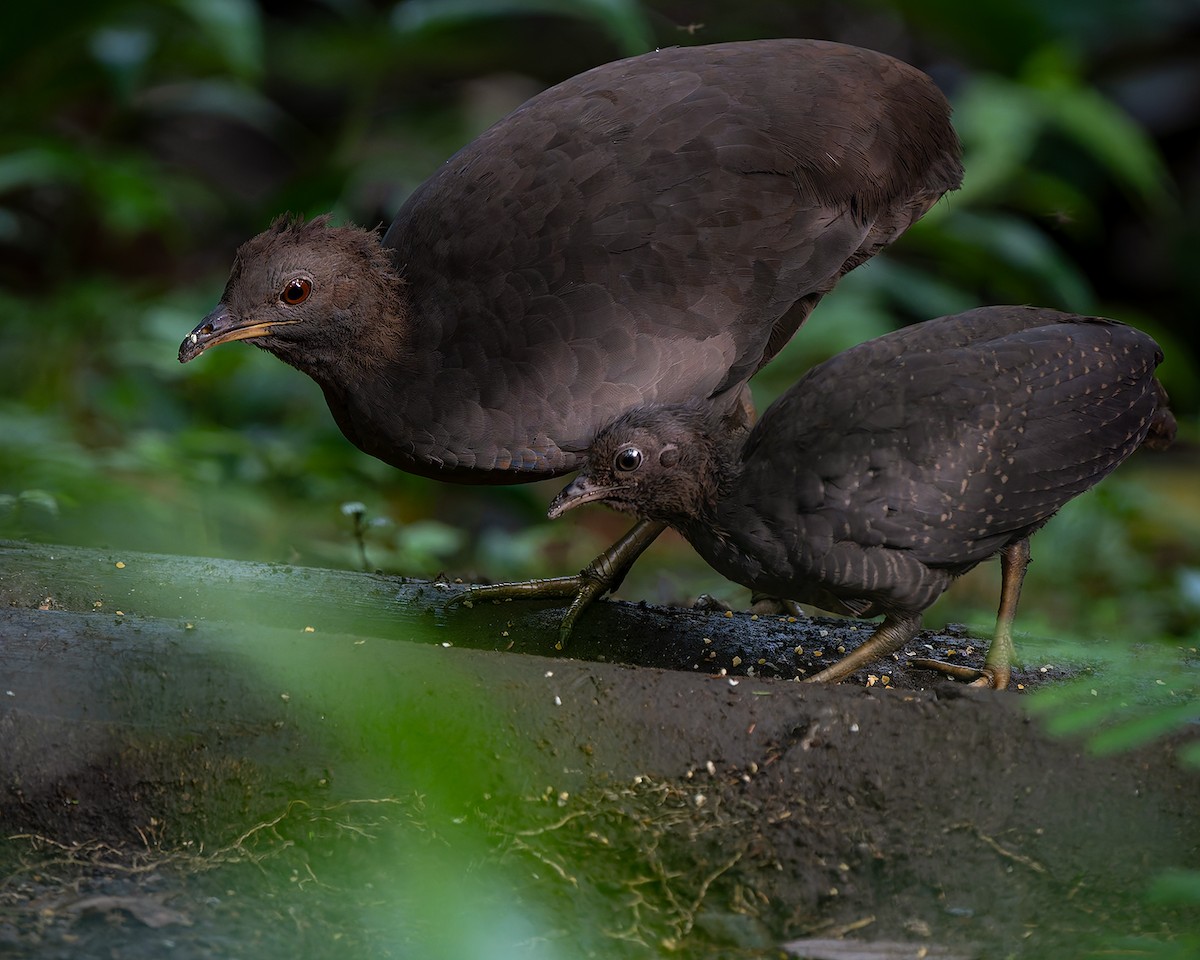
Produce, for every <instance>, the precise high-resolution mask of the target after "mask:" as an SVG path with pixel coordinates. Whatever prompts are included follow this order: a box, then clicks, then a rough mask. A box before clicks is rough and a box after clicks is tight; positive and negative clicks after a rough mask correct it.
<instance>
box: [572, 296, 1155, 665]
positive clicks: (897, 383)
mask: <svg viewBox="0 0 1200 960" xmlns="http://www.w3.org/2000/svg"><path fill="white" fill-rule="evenodd" d="M1161 360H1162V352H1161V350H1160V349H1159V347H1158V344H1157V343H1155V342H1154V340H1152V339H1151V338H1150V337H1149V336H1147V335H1146V334H1144V333H1141V332H1139V331H1138V330H1135V329H1133V328H1132V327H1128V326H1126V325H1124V324H1122V323H1118V322H1116V321H1114V320H1105V319H1102V318H1098V317H1080V316H1074V315H1072V314H1066V313H1059V312H1058V311H1054V310H1046V309H1040V308H1036V307H1017V306H1001V307H983V308H980V309H977V310H971V311H968V312H966V313H961V314H957V315H954V316H950V317H941V318H939V319H937V320H930V321H927V322H925V323H920V324H916V325H914V326H911V327H907V328H905V329H903V330H899V331H897V332H895V333H892V334H889V335H887V336H883V337H879V338H878V339H875V340H871V341H869V342H867V343H864V344H860V345H859V346H857V347H853V348H852V349H850V350H847V351H845V352H844V353H841V354H839V355H838V356H836V357H834V358H832V359H831V360H828V361H826V362H825V363H822V364H820V365H819V366H817V367H814V368H813V369H812V370H810V371H808V373H807V374H805V376H803V377H802V378H801V379H800V380H799V382H797V383H796V384H795V385H794V386H793V387H792V388H791V389H790V390H788V391H787V392H786V393H785V394H784V395H783V396H781V397H780V398H779V399H778V400H776V401H775V403H774V404H772V405H771V407H770V408H769V409H768V410H767V411H766V412H765V413H764V414H763V416H762V419H760V420H759V422H758V423H757V424H756V425H755V426H754V428H753V430H752V431H751V432H750V434H749V435H748V436H746V438H745V441H744V443H741V444H740V445H739V439H738V438H737V437H734V436H732V435H728V434H723V433H722V432H721V431H720V430H719V429H714V428H713V426H712V425H711V423H710V422H709V419H708V417H707V415H706V411H705V410H704V409H703V408H702V407H699V406H694V405H690V404H675V405H658V406H643V407H639V408H637V409H634V410H632V411H630V412H629V413H627V414H625V415H624V416H621V417H620V418H618V419H616V420H614V421H613V422H612V423H610V424H609V425H608V426H606V427H605V428H604V429H602V430H601V431H600V432H599V433H598V434H597V435H596V437H595V439H594V440H593V442H592V444H591V446H590V448H589V450H588V454H587V459H586V462H585V465H584V468H583V470H582V471H581V472H580V473H579V474H578V476H577V477H576V478H575V480H574V481H573V482H572V483H571V484H570V485H569V486H568V487H567V488H566V489H564V490H563V491H562V492H561V493H560V494H559V495H558V496H557V497H556V498H555V500H554V502H553V503H552V504H551V506H550V511H549V513H550V516H551V517H558V516H559V515H561V514H562V513H564V512H565V511H567V510H569V509H571V508H572V507H576V506H578V505H580V504H582V503H587V502H589V501H592V500H598V501H602V502H604V503H606V504H608V505H609V506H610V507H613V508H615V509H617V510H620V511H623V512H625V513H631V514H634V515H635V516H638V517H642V518H645V519H650V520H659V521H662V522H665V523H668V524H670V525H671V526H673V527H674V528H675V529H676V530H678V531H679V532H680V533H682V534H683V536H684V537H686V538H687V539H688V541H689V542H690V543H691V544H692V546H693V547H694V548H695V549H696V550H697V552H699V554H700V555H701V556H702V557H703V558H704V559H705V560H706V561H708V563H709V564H711V565H712V566H713V567H714V568H715V569H716V570H717V571H718V572H720V573H721V574H722V575H724V576H726V577H728V578H729V579H731V580H734V581H736V582H738V583H741V584H744V585H746V586H748V587H751V588H752V589H754V590H756V591H759V592H761V593H764V594H767V595H770V596H774V597H780V598H785V599H790V600H797V601H800V602H802V603H810V604H813V605H814V606H817V607H820V608H821V609H824V610H829V611H832V612H834V613H840V614H847V615H852V616H859V617H864V616H878V615H880V614H882V615H883V617H884V619H883V622H882V623H881V624H880V625H879V627H878V629H876V631H875V633H874V634H873V635H872V636H871V638H870V639H869V640H867V642H866V643H864V644H863V645H862V646H861V647H859V648H858V649H857V650H854V651H853V652H851V653H849V654H847V655H846V656H845V657H844V658H843V659H842V660H841V661H839V662H838V663H836V664H834V665H832V666H830V667H829V668H828V669H825V670H822V671H821V672H820V673H818V674H816V675H815V676H813V677H810V678H808V679H810V680H815V681H837V680H841V679H843V678H844V677H846V676H848V675H849V674H850V673H852V672H853V671H855V670H857V669H858V668H859V667H861V666H864V665H865V664H867V663H870V662H871V661H873V660H875V659H877V658H879V657H882V656H885V655H887V654H889V653H891V652H893V651H895V650H897V649H899V648H900V647H901V646H903V645H904V644H905V643H906V642H908V640H909V639H911V638H912V637H913V635H914V634H915V633H916V632H917V630H918V629H920V625H921V613H922V611H924V610H925V609H926V608H927V607H928V606H929V605H930V604H932V603H933V602H934V600H936V599H937V598H938V597H939V596H940V595H941V594H942V593H943V592H944V591H945V590H946V589H947V588H948V587H949V586H950V585H951V584H952V583H953V582H954V580H955V578H957V577H959V576H961V575H962V574H964V573H966V572H967V571H968V570H970V569H971V568H972V567H974V566H975V565H976V564H978V563H980V562H981V561H983V560H986V559H988V558H989V557H992V556H994V555H995V554H997V553H999V554H1000V556H1001V570H1002V575H1003V586H1002V590H1001V599H1000V608H999V613H998V617H997V626H996V633H995V637H994V639H993V641H992V644H991V647H990V648H989V650H988V654H987V659H986V664H985V667H984V669H983V670H982V671H975V672H974V673H973V674H972V675H973V676H975V677H977V678H978V680H979V682H980V683H985V682H986V683H987V684H988V685H990V686H992V687H995V688H997V689H1003V688H1004V687H1006V686H1007V685H1008V681H1009V676H1010V663H1011V660H1012V653H1013V650H1012V622H1013V617H1014V616H1015V614H1016V607H1017V600H1018V598H1019V595H1020V590H1021V583H1022V581H1023V579H1024V575H1025V568H1026V566H1027V565H1028V563H1029V537H1030V535H1031V534H1032V533H1034V532H1035V531H1036V530H1038V529H1039V528H1040V527H1041V526H1042V525H1043V524H1044V523H1046V521H1047V520H1049V519H1050V518H1051V517H1052V516H1054V514H1055V513H1056V512H1057V511H1058V510H1059V509H1060V508H1061V507H1062V506H1063V504H1065V503H1066V502H1067V501H1069V500H1071V499H1072V498H1073V497H1076V496H1078V495H1079V494H1081V493H1083V492H1084V491H1085V490H1087V489H1089V488H1090V487H1092V486H1093V485H1095V484H1096V483H1098V482H1099V481H1100V480H1101V479H1102V478H1103V477H1105V476H1106V475H1108V474H1109V473H1110V472H1111V471H1112V470H1113V469H1115V468H1116V467H1117V466H1118V465H1119V464H1120V463H1121V462H1122V461H1124V460H1125V459H1126V458H1127V457H1128V456H1129V455H1130V454H1131V453H1133V451H1134V450H1136V449H1137V448H1138V447H1140V446H1142V444H1146V445H1147V446H1154V447H1158V446H1166V445H1167V444H1168V443H1169V442H1170V441H1171V439H1172V438H1173V437H1174V434H1175V419H1174V417H1173V416H1172V414H1171V411H1170V410H1169V409H1168V407H1167V403H1166V393H1165V391H1164V390H1163V389H1162V386H1161V385H1160V384H1159V382H1158V381H1157V380H1156V379H1155V377H1154V371H1155V367H1157V365H1158V364H1159V363H1160V362H1161ZM946 666H948V665H946ZM949 672H954V673H956V674H957V675H959V676H962V675H963V672H962V671H949Z"/></svg>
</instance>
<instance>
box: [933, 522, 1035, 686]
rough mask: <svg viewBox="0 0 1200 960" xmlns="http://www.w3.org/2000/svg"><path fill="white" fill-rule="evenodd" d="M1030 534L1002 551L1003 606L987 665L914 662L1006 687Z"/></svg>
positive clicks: (977, 682) (978, 682) (977, 683)
mask: <svg viewBox="0 0 1200 960" xmlns="http://www.w3.org/2000/svg"><path fill="white" fill-rule="evenodd" d="M1029 559H1030V553H1029V538H1028V537H1024V538H1023V539H1021V540H1018V541H1016V542H1015V543H1010V544H1009V545H1008V546H1007V547H1005V548H1004V550H1003V551H1002V552H1001V554H1000V608H999V610H997V611H996V633H995V635H994V636H993V637H992V644H991V646H990V647H988V652H987V657H986V658H985V659H984V661H983V668H982V669H978V668H976V667H967V666H964V665H963V664H960V663H946V662H944V661H942V660H926V659H924V658H920V659H914V660H913V661H912V663H913V666H917V667H927V668H929V669H931V670H938V671H940V672H942V673H944V674H946V675H947V676H950V677H955V678H956V679H959V680H971V681H973V683H972V684H971V685H972V686H975V687H991V688H992V689H993V690H1004V689H1005V688H1007V687H1008V681H1009V679H1010V678H1011V676H1012V661H1013V655H1014V652H1015V651H1014V648H1013V639H1012V626H1013V620H1015V619H1016V616H1017V604H1018V602H1020V599H1021V585H1022V584H1023V583H1024V582H1025V571H1026V569H1028V567H1029Z"/></svg>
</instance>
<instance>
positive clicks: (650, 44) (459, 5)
mask: <svg viewBox="0 0 1200 960" xmlns="http://www.w3.org/2000/svg"><path fill="white" fill-rule="evenodd" d="M519 14H549V15H551V16H559V17H572V18H577V19H585V20H593V21H595V22H596V23H598V24H599V25H600V26H602V27H604V29H605V30H606V31H607V32H608V33H609V34H610V35H611V36H612V38H613V40H614V41H616V43H617V45H618V46H619V47H620V48H621V50H622V52H623V53H624V55H625V56H635V55H637V54H639V53H645V52H646V51H647V50H652V49H654V34H653V31H651V29H650V26H649V24H648V23H647V22H646V17H645V14H644V13H643V12H642V9H641V5H640V4H639V3H637V2H636V0H406V2H402V3H399V4H397V5H396V9H395V12H394V13H393V15H392V24H393V26H394V27H395V28H396V29H397V30H399V31H400V32H402V33H417V32H419V31H421V30H426V29H430V28H437V27H447V26H455V25H457V24H459V23H465V22H468V21H471V20H476V19H480V18H483V17H503V16H515V15H519Z"/></svg>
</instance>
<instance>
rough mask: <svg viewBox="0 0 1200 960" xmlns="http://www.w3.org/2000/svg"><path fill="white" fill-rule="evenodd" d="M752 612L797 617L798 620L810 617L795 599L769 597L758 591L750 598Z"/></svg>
mask: <svg viewBox="0 0 1200 960" xmlns="http://www.w3.org/2000/svg"><path fill="white" fill-rule="evenodd" d="M750 612H751V613H756V614H758V615H759V616H760V617H795V618H796V619H797V620H807V619H809V617H808V614H807V613H805V612H804V610H803V608H802V607H801V606H800V604H798V603H797V602H796V601H795V600H784V599H782V598H780V597H767V596H764V595H762V594H759V593H756V594H754V595H753V596H752V597H751V598H750Z"/></svg>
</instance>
